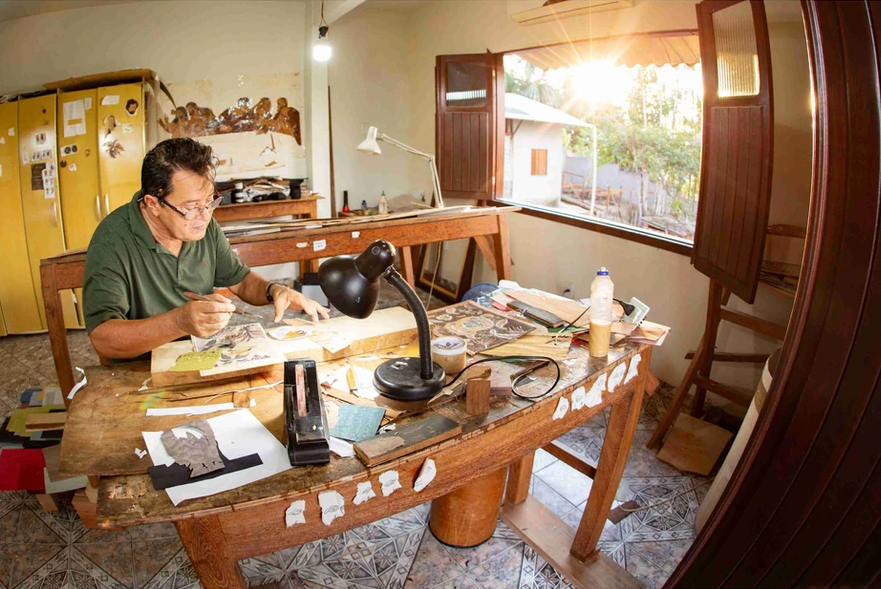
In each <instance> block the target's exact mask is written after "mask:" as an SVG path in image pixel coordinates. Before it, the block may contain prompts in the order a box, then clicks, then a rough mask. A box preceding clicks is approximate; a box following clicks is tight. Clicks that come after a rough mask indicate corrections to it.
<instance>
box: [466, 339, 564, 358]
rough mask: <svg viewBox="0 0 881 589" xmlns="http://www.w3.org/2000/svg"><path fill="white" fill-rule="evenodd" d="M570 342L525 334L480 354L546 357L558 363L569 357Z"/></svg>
mask: <svg viewBox="0 0 881 589" xmlns="http://www.w3.org/2000/svg"><path fill="white" fill-rule="evenodd" d="M570 341H571V339H570V338H569V337H568V336H562V337H561V336H557V335H553V334H547V335H532V334H527V335H524V336H521V337H519V338H518V339H516V340H514V341H513V342H509V343H507V344H502V345H501V346H498V347H495V348H492V349H489V350H484V351H483V352H481V353H482V354H484V355H487V356H547V357H549V358H553V359H554V360H557V361H560V360H565V359H566V357H567V356H568V355H569V343H570Z"/></svg>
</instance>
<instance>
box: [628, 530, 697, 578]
mask: <svg viewBox="0 0 881 589" xmlns="http://www.w3.org/2000/svg"><path fill="white" fill-rule="evenodd" d="M693 542H694V540H692V539H688V540H666V541H663V542H628V543H627V547H628V549H629V550H632V551H634V552H635V553H637V554H639V555H640V556H641V557H643V558H644V559H646V560H648V561H650V562H651V563H652V564H654V565H656V566H657V567H659V568H660V569H662V570H663V571H664V572H666V573H667V574H670V573H672V572H673V569H675V568H676V566H677V565H678V564H679V561H681V560H682V557H684V556H685V553H686V552H688V549H689V548H691V544H692V543H693Z"/></svg>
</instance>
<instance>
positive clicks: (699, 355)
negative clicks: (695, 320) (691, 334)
mask: <svg viewBox="0 0 881 589" xmlns="http://www.w3.org/2000/svg"><path fill="white" fill-rule="evenodd" d="M706 342H707V338H706V334H704V337H702V338H701V343H700V344H699V345H698V347H697V351H695V353H694V358H692V359H691V364H689V365H688V370H686V371H685V377H684V378H683V379H682V382H681V383H680V384H679V388H677V389H676V392H675V393H674V394H673V402H672V403H671V404H670V406H669V407H667V411H666V412H665V413H664V417H662V418H661V423H659V424H658V427H657V428H655V433H653V434H652V437H651V439H649V441H648V444H646V447H647V448H654V447H655V446H657V445H658V444H659V443H660V441H661V440H662V439H664V436H665V435H666V434H667V430H668V429H670V426H671V425H673V421H674V420H675V419H676V416H677V415H679V410H680V409H682V404H683V403H684V402H685V397H686V395H688V390H689V389H690V388H691V385H692V384H694V378H695V376H697V371H698V368H699V367H700V365H701V362H702V361H703V359H704V354H705V353H706V349H707V347H706Z"/></svg>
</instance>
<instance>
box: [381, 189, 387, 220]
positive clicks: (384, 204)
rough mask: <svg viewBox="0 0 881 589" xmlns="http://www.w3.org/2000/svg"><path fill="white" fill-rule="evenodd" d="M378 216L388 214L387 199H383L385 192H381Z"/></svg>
mask: <svg viewBox="0 0 881 589" xmlns="http://www.w3.org/2000/svg"><path fill="white" fill-rule="evenodd" d="M379 214H380V215H387V214H388V199H387V198H386V197H385V190H383V191H382V196H380V197H379Z"/></svg>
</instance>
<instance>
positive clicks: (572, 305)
mask: <svg viewBox="0 0 881 589" xmlns="http://www.w3.org/2000/svg"><path fill="white" fill-rule="evenodd" d="M505 294H506V295H508V296H509V297H511V298H514V299H517V300H518V301H523V302H524V303H526V304H527V305H532V306H533V307H538V308H539V309H544V310H545V311H547V312H548V313H553V314H554V315H556V316H557V317H559V318H560V319H562V320H563V321H565V322H566V323H572V322H573V321H575V327H587V326H588V325H590V313H589V312H587V307H585V306H584V305H582V304H581V303H577V302H575V301H570V300H568V299H557V298H551V297H543V296H541V295H538V294H535V293H532V292H528V291H525V290H509V291H505ZM579 316H580V317H581V318H580V319H578V318H579ZM576 319H577V321H576Z"/></svg>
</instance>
